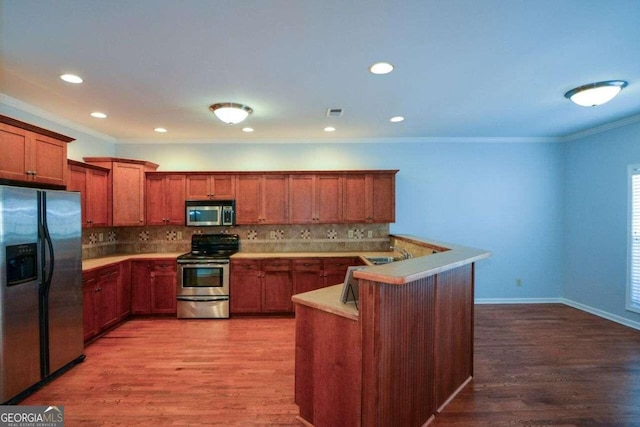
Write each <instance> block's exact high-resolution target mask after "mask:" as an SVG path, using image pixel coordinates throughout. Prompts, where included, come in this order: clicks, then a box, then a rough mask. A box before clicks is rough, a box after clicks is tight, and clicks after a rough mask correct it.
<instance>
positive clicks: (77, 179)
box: [67, 165, 89, 228]
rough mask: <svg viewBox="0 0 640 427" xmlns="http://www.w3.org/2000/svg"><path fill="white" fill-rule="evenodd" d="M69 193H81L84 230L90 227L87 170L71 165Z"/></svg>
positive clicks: (68, 184) (68, 179)
mask: <svg viewBox="0 0 640 427" xmlns="http://www.w3.org/2000/svg"><path fill="white" fill-rule="evenodd" d="M67 191H78V192H79V193H80V206H81V207H82V228H85V227H87V226H88V225H89V222H88V221H89V219H88V217H87V169H86V168H83V167H82V166H76V165H69V172H68V174H67Z"/></svg>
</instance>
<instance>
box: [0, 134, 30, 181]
mask: <svg viewBox="0 0 640 427" xmlns="http://www.w3.org/2000/svg"><path fill="white" fill-rule="evenodd" d="M0 146H2V155H1V156H0V178H5V179H13V180H21V181H24V180H26V179H27V178H28V175H27V174H26V172H27V164H26V160H27V150H28V148H29V141H28V140H27V135H26V132H25V131H24V130H23V129H19V128H15V127H13V126H9V125H6V124H4V123H0Z"/></svg>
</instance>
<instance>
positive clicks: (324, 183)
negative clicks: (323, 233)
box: [288, 174, 343, 224]
mask: <svg viewBox="0 0 640 427" xmlns="http://www.w3.org/2000/svg"><path fill="white" fill-rule="evenodd" d="M342 182H343V178H342V175H334V174H314V175H297V174H296V175H291V176H290V177H289V203H288V205H289V223H290V224H323V223H325V224H326V223H340V222H342V203H343V198H342Z"/></svg>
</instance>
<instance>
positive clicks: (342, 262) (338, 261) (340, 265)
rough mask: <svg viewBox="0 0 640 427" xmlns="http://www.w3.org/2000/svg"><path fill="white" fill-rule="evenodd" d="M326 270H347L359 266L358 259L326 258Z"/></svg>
mask: <svg viewBox="0 0 640 427" xmlns="http://www.w3.org/2000/svg"><path fill="white" fill-rule="evenodd" d="M323 265H324V269H325V270H343V269H344V270H346V269H347V267H349V266H351V265H358V259H357V258H353V257H349V258H325V259H324V260H323Z"/></svg>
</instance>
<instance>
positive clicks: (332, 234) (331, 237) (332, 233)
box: [327, 228, 338, 240]
mask: <svg viewBox="0 0 640 427" xmlns="http://www.w3.org/2000/svg"><path fill="white" fill-rule="evenodd" d="M337 238H338V232H337V231H336V230H335V229H333V228H331V229H329V230H327V239H329V240H335V239H337Z"/></svg>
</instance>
